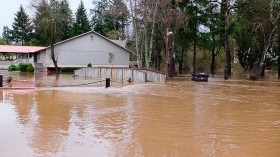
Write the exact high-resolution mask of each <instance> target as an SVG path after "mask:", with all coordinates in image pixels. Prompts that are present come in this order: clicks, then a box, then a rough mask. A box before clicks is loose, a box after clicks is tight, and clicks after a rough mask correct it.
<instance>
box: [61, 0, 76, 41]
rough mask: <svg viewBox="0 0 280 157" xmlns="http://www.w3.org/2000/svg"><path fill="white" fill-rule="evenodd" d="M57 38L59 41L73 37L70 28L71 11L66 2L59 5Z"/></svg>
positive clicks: (71, 22) (66, 0) (71, 20)
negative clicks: (58, 37)
mask: <svg viewBox="0 0 280 157" xmlns="http://www.w3.org/2000/svg"><path fill="white" fill-rule="evenodd" d="M59 4H60V5H59V7H60V9H59V14H60V19H61V20H60V21H59V36H60V39H61V40H66V39H69V38H71V37H72V36H73V34H72V26H73V17H72V10H71V9H70V6H69V2H68V0H62V1H61V2H60V3H59Z"/></svg>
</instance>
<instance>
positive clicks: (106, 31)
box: [91, 0, 129, 39]
mask: <svg viewBox="0 0 280 157" xmlns="http://www.w3.org/2000/svg"><path fill="white" fill-rule="evenodd" d="M94 4H95V8H94V9H93V10H92V14H93V16H92V19H91V23H92V25H93V29H94V31H96V32H98V33H100V34H102V35H104V36H107V37H109V38H111V39H119V38H121V39H124V36H125V35H124V30H125V27H126V25H127V23H128V16H129V12H128V9H127V6H126V5H125V4H124V2H123V1H122V0H108V1H94Z"/></svg>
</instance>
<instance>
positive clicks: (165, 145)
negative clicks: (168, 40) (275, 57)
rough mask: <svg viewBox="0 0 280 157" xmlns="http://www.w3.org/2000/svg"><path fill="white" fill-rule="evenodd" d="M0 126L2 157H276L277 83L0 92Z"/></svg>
mask: <svg viewBox="0 0 280 157" xmlns="http://www.w3.org/2000/svg"><path fill="white" fill-rule="evenodd" d="M5 75H12V76H13V78H15V79H17V80H29V81H36V82H37V81H38V80H43V81H42V82H44V81H45V80H56V81H62V82H65V81H66V82H67V81H68V82H73V81H76V80H74V78H73V77H72V76H71V75H61V76H60V77H59V78H55V76H41V77H38V78H35V76H34V75H27V74H26V75H23V74H17V73H5ZM79 79H80V80H83V79H82V78H79ZM54 82H55V81H54ZM0 128H1V129H0V156H1V157H2V156H3V157H15V156H26V157H29V156H30V157H33V156H36V157H37V156H38V157H53V156H58V157H77V156H82V157H92V156H98V157H134V156H135V157H142V156H145V157H146V156H147V157H185V156H193V157H264V156H265V157H279V156H280V149H279V148H280V82H279V81H278V80H274V79H271V80H262V81H258V82H253V81H248V80H245V79H237V78H235V79H231V80H229V81H224V80H223V79H222V78H209V82H206V83H200V82H192V81H191V80H190V78H187V79H185V78H184V79H176V80H171V81H168V82H167V83H166V84H150V83H148V84H131V85H126V86H113V87H111V88H108V89H105V88H104V85H103V84H99V85H98V86H92V87H88V86H84V87H79V86H73V87H53V86H48V87H44V86H43V87H39V88H35V89H27V90H26V89H24V90H13V89H5V90H0Z"/></svg>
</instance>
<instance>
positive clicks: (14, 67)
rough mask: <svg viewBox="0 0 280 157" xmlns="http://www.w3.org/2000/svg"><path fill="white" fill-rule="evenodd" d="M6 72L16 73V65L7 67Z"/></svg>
mask: <svg viewBox="0 0 280 157" xmlns="http://www.w3.org/2000/svg"><path fill="white" fill-rule="evenodd" d="M8 71H18V68H17V66H16V65H14V64H12V65H10V66H9V68H8Z"/></svg>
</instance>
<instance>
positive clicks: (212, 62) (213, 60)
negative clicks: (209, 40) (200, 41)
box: [211, 46, 216, 75]
mask: <svg viewBox="0 0 280 157" xmlns="http://www.w3.org/2000/svg"><path fill="white" fill-rule="evenodd" d="M215 49H216V48H215V46H213V47H212V61H211V74H212V75H215V66H216V65H215V62H216V54H215Z"/></svg>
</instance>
